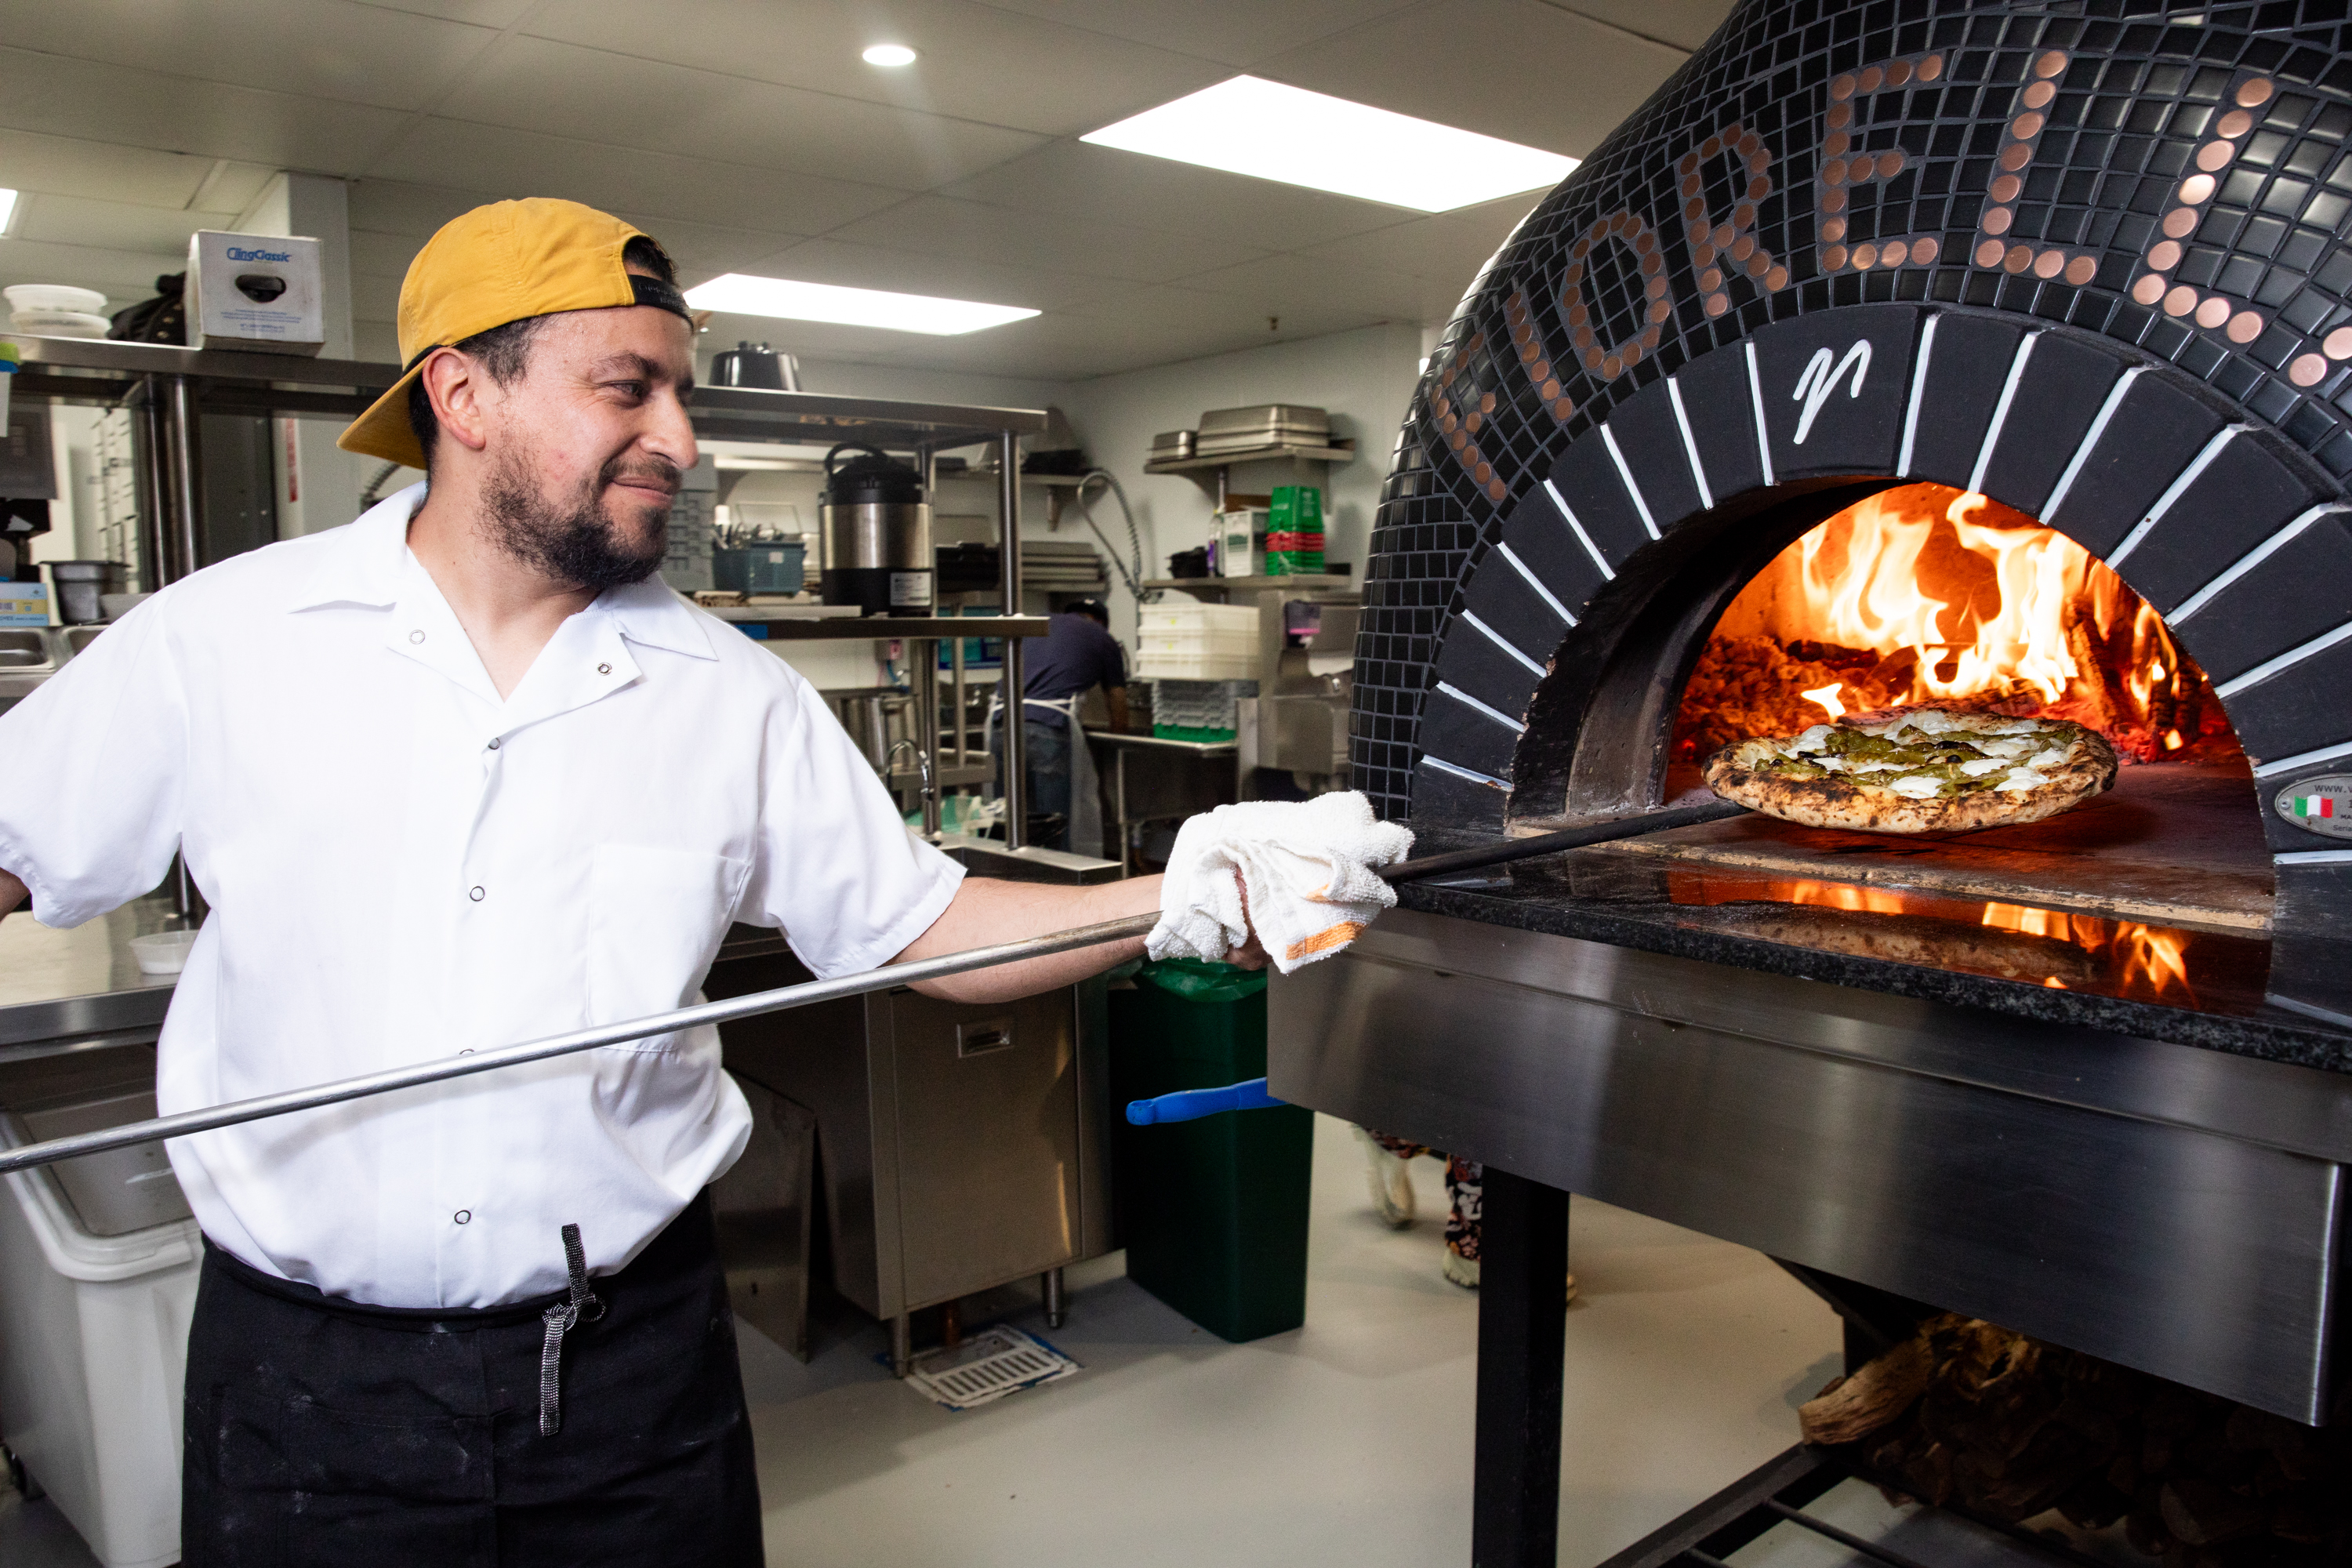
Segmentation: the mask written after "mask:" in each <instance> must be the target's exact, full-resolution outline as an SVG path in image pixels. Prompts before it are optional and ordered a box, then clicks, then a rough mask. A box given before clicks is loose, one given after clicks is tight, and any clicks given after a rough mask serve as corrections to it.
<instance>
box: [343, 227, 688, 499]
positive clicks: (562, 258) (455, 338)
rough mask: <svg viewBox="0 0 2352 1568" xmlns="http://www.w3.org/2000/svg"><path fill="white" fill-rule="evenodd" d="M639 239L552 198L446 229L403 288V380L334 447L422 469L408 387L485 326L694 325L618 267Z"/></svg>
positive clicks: (672, 292)
mask: <svg viewBox="0 0 2352 1568" xmlns="http://www.w3.org/2000/svg"><path fill="white" fill-rule="evenodd" d="M640 234H641V231H640V230H638V229H635V228H632V227H631V226H629V225H627V224H625V223H623V222H622V221H621V220H620V219H619V218H616V217H614V216H612V215H611V214H609V213H600V212H598V211H597V210H596V209H595V208H594V207H589V206H583V205H580V204H579V203H578V202H567V201H559V200H557V199H555V198H554V197H551V196H531V197H529V198H527V199H525V200H522V201H511V202H492V203H491V204H490V205H488V206H479V207H476V208H475V209H474V210H473V211H472V212H469V213H466V214H464V215H462V216H458V217H454V218H451V219H450V220H449V221H448V222H447V223H446V224H443V225H442V226H441V232H440V233H438V234H436V235H435V236H434V237H432V238H431V239H428V240H426V241H425V248H424V249H422V250H420V251H418V252H417V253H416V259H415V260H414V261H412V262H410V263H409V264H408V276H407V277H406V278H405V279H403V280H402V282H401V285H400V363H401V366H402V374H401V377H400V379H399V380H398V381H396V382H394V383H393V384H392V389H391V390H390V391H388V392H386V393H385V394H384V395H383V396H382V397H379V398H377V399H376V400H375V402H374V403H373V404H372V405H370V406H369V408H368V411H367V412H366V413H364V414H362V415H361V416H359V417H358V418H357V419H354V420H352V423H351V425H350V426H348V427H347V428H346V429H345V430H344V431H343V433H342V434H341V436H339V437H336V439H335V445H336V446H338V447H341V448H342V449H343V450H344V451H346V452H358V453H361V454H362V455H363V456H366V457H370V458H384V459H385V460H386V461H389V462H394V463H405V464H407V465H408V466H409V467H410V468H423V467H425V450H424V448H423V447H420V446H419V445H418V444H417V440H416V433H415V430H413V429H412V428H410V426H409V423H408V389H409V387H410V386H412V385H414V384H415V381H416V377H417V374H418V373H419V372H420V371H421V370H422V369H423V368H424V364H425V356H426V355H427V354H429V353H432V352H433V351H434V350H435V349H437V348H445V347H447V346H449V345H450V344H453V343H458V342H464V341H465V340H466V339H467V338H470V337H472V336H473V335H474V334H475V333H477V332H487V331H489V330H490V329H491V328H492V327H503V326H505V325H506V324H507V323H508V322H509V321H522V320H524V319H525V318H526V317H530V316H546V315H552V314H553V313H555V312H556V311H558V310H611V309H614V308H615V307H618V306H624V305H651V306H654V307H655V308H656V309H658V310H668V311H671V312H673V313H675V314H677V315H678V316H681V317H685V318H686V319H687V320H688V321H692V320H693V318H692V317H691V316H690V315H688V311H687V308H686V299H685V297H684V296H683V295H681V294H680V293H679V292H678V291H677V289H676V288H675V287H673V286H672V285H670V284H668V283H665V282H663V281H662V280H661V279H658V278H644V277H639V276H637V275H636V274H635V273H632V272H630V271H629V270H628V269H627V268H625V267H624V266H623V265H622V262H621V251H622V249H623V247H625V246H626V245H627V244H628V243H629V241H631V240H632V239H635V238H638V237H640ZM646 237H647V238H650V236H646Z"/></svg>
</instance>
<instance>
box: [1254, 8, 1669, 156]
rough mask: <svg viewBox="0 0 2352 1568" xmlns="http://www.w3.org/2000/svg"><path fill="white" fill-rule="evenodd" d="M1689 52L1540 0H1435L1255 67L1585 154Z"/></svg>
mask: <svg viewBox="0 0 2352 1568" xmlns="http://www.w3.org/2000/svg"><path fill="white" fill-rule="evenodd" d="M1506 41H1507V42H1506ZM1683 58H1684V56H1683V53H1682V51H1681V50H1679V49H1675V48H1670V47H1666V46H1664V45H1661V44H1654V43H1649V42H1646V41H1644V40H1643V39H1641V38H1637V37H1633V36H1631V35H1629V34H1627V33H1626V32H1624V31H1623V30H1622V29H1620V28H1618V27H1614V26H1605V25H1603V24H1601V23H1597V22H1593V21H1591V20H1590V19H1588V18H1586V17H1583V16H1577V15H1574V14H1573V13H1570V12H1568V11H1562V10H1559V9H1558V8H1557V7H1555V6H1551V5H1545V4H1544V3H1543V0H1433V3H1431V4H1426V5H1419V6H1416V7H1414V8H1413V9H1412V10H1411V11H1407V12H1403V13H1402V14H1400V15H1398V16H1391V17H1386V18H1384V19H1382V20H1381V21H1378V22H1373V23H1370V24H1369V25H1367V26H1362V27H1359V28H1356V29H1355V30H1354V31H1352V32H1349V33H1347V34H1344V35H1342V36H1341V37H1336V38H1329V39H1326V40H1324V41H1322V42H1320V43H1315V44H1310V45H1307V47H1304V48H1300V49H1294V50H1292V51H1291V52H1290V53H1288V54H1286V55H1283V56H1280V57H1279V58H1275V59H1272V60H1268V61H1265V63H1264V64H1263V65H1261V66H1260V68H1258V72H1257V74H1258V75H1260V76H1264V77H1268V78H1271V79H1275V80H1277V81H1286V82H1290V83H1292V84H1294V85H1296V86H1298V87H1303V88H1307V89H1311V90H1313V91H1316V92H1328V93H1329V94H1331V95H1332V96H1333V97H1335V98H1345V99H1349V100H1354V101H1356V102H1358V103H1369V104H1373V105H1375V106H1377V107H1379V108H1381V109H1390V110H1395V111H1396V112H1398V113H1400V114H1412V115H1418V116H1419V117H1420V118H1422V119H1423V120H1433V121H1437V122H1438V123H1440V124H1442V125H1454V126H1459V127H1461V128H1462V129H1463V130H1465V131H1475V132H1480V133H1482V134H1484V135H1487V136H1499V137H1501V138H1503V139H1504V140H1505V141H1507V142H1520V143H1522V144H1524V145H1526V146H1529V147H1541V148H1544V149H1545V150H1547V151H1549V152H1553V153H1568V154H1570V156H1573V157H1578V158H1581V157H1583V156H1584V155H1585V154H1586V153H1590V152H1591V150H1592V149H1593V148H1594V147H1595V146H1596V145H1598V144H1599V143H1600V142H1601V138H1602V137H1604V136H1606V135H1607V134H1609V132H1611V131H1612V130H1614V129H1615V128H1616V126H1617V123H1618V122H1619V121H1622V120H1623V119H1624V118H1625V117H1626V116H1627V115H1629V114H1631V113H1632V112H1633V110H1636V109H1638V108H1640V107H1641V106H1642V103H1643V100H1646V99H1647V98H1648V97H1649V96H1650V94H1651V93H1652V92H1654V91H1655V90H1656V89H1657V88H1658V85H1659V84H1660V83H1662V82H1664V80H1665V79H1666V78H1667V77H1669V76H1671V75H1672V74H1673V73H1674V71H1675V68H1677V67H1679V66H1680V65H1681V64H1682V63H1683Z"/></svg>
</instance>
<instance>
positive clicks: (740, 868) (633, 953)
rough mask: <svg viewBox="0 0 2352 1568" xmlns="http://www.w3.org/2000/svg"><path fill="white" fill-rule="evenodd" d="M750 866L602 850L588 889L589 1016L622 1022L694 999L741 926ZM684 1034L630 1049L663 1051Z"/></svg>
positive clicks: (687, 853)
mask: <svg viewBox="0 0 2352 1568" xmlns="http://www.w3.org/2000/svg"><path fill="white" fill-rule="evenodd" d="M750 873H751V862H750V861H749V860H738V859H736V858H732V857H730V856H726V855H706V854H702V853H700V852H698V851H695V850H690V849H657V848H654V847H649V846H646V845H638V844H600V845H598V846H597V847H596V854H595V861H594V868H593V872H592V873H591V876H590V879H589V888H588V953H587V958H588V1018H589V1022H590V1023H591V1024H617V1023H622V1022H625V1020H628V1019H631V1018H641V1017H644V1016H646V1015H647V1014H651V1013H666V1012H668V1011H670V1010H671V1009H672V1008H676V1007H683V1006H685V1005H688V1003H689V1002H690V1001H692V1000H693V998H694V995H695V992H696V989H697V988H698V986H700V985H701V984H702V979H703V976H704V975H705V974H707V973H709V970H710V963H711V961H712V960H713V959H715V958H717V957H718V956H719V942H721V941H722V940H724V938H725V937H726V935H727V928H728V926H729V924H730V922H731V921H733V919H734V913H735V906H736V903H737V901H738V900H740V898H741V896H742V891H743V881H744V879H745V878H746V877H747V876H749V875H750ZM676 1045H677V1036H675V1035H656V1036H652V1037H649V1038H646V1039H643V1040H631V1041H627V1042H625V1043H624V1044H623V1045H622V1046H620V1047H615V1048H617V1049H622V1050H637V1051H661V1050H668V1049H670V1048H672V1047H675V1046H676Z"/></svg>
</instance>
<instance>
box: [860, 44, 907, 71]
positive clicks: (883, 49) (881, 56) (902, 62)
mask: <svg viewBox="0 0 2352 1568" xmlns="http://www.w3.org/2000/svg"><path fill="white" fill-rule="evenodd" d="M858 58H861V59H863V60H864V61H865V62H866V64H867V65H869V66H884V67H888V68H893V69H895V68H898V67H899V66H910V65H913V64H914V63H915V51H914V50H912V49H910V48H908V47H907V46H906V45H904V44H876V45H875V46H874V47H872V48H869V49H867V50H866V52H865V53H864V54H863V55H861V56H859V57H858Z"/></svg>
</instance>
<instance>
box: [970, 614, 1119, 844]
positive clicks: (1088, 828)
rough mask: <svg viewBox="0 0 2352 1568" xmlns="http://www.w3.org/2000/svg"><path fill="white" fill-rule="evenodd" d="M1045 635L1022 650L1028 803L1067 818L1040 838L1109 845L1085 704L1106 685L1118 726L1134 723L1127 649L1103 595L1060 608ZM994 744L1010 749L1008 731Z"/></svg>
mask: <svg viewBox="0 0 2352 1568" xmlns="http://www.w3.org/2000/svg"><path fill="white" fill-rule="evenodd" d="M1050 628H1051V629H1049V630H1048V631H1047V632H1046V634H1045V636H1044V637H1035V638H1033V639H1031V640H1030V641H1029V642H1028V643H1027V645H1026V646H1025V647H1024V648H1023V650H1022V658H1023V665H1022V668H1023V670H1024V675H1023V678H1022V681H1021V691H1022V704H1021V719H1022V743H1023V746H1024V752H1023V755H1024V759H1025V763H1026V765H1025V766H1024V768H1023V769H1022V776H1023V778H1024V781H1025V782H1026V783H1027V784H1028V790H1027V800H1028V809H1029V811H1030V813H1031V814H1032V815H1034V816H1059V817H1060V818H1061V819H1062V825H1061V826H1060V827H1059V829H1057V830H1056V831H1055V832H1054V833H1051V834H1048V835H1045V836H1044V837H1041V838H1040V839H1039V840H1038V843H1039V844H1040V846H1041V847H1044V848H1047V849H1069V848H1072V847H1075V848H1076V850H1077V851H1078V852H1079V853H1080V854H1083V855H1099V854H1101V853H1102V842H1101V840H1102V813H1101V811H1100V809H1099V807H1098V806H1097V802H1096V799H1095V770H1094V759H1093V758H1092V756H1091V755H1090V754H1089V753H1088V752H1087V745H1086V737H1085V735H1084V734H1083V733H1082V732H1081V731H1080V730H1079V727H1078V704H1079V702H1080V701H1081V700H1084V698H1085V697H1086V694H1087V692H1089V691H1091V690H1093V689H1095V688H1096V687H1097V686H1099V687H1101V688H1102V689H1103V693H1104V695H1105V697H1106V698H1107V699H1108V701H1109V704H1110V726H1111V728H1112V729H1114V730H1124V729H1126V728H1127V654H1126V652H1125V650H1123V649H1122V648H1120V647H1119V646H1118V639H1117V638H1115V637H1112V636H1111V635H1110V612H1109V611H1108V609H1105V608H1104V607H1103V603H1102V601H1101V600H1099V599H1079V600H1076V601H1075V602H1073V603H1072V604H1070V605H1066V606H1065V607H1064V608H1063V609H1061V610H1060V611H1059V612H1057V613H1056V614H1055V616H1054V617H1053V619H1052V621H1051V622H1050ZM989 749H990V751H992V752H994V753H995V754H996V755H997V757H998V758H999V759H1000V763H999V765H1000V766H1002V762H1001V759H1002V758H1003V753H1004V746H1003V740H1002V738H1001V737H996V736H992V737H991V739H990V745H989Z"/></svg>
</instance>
